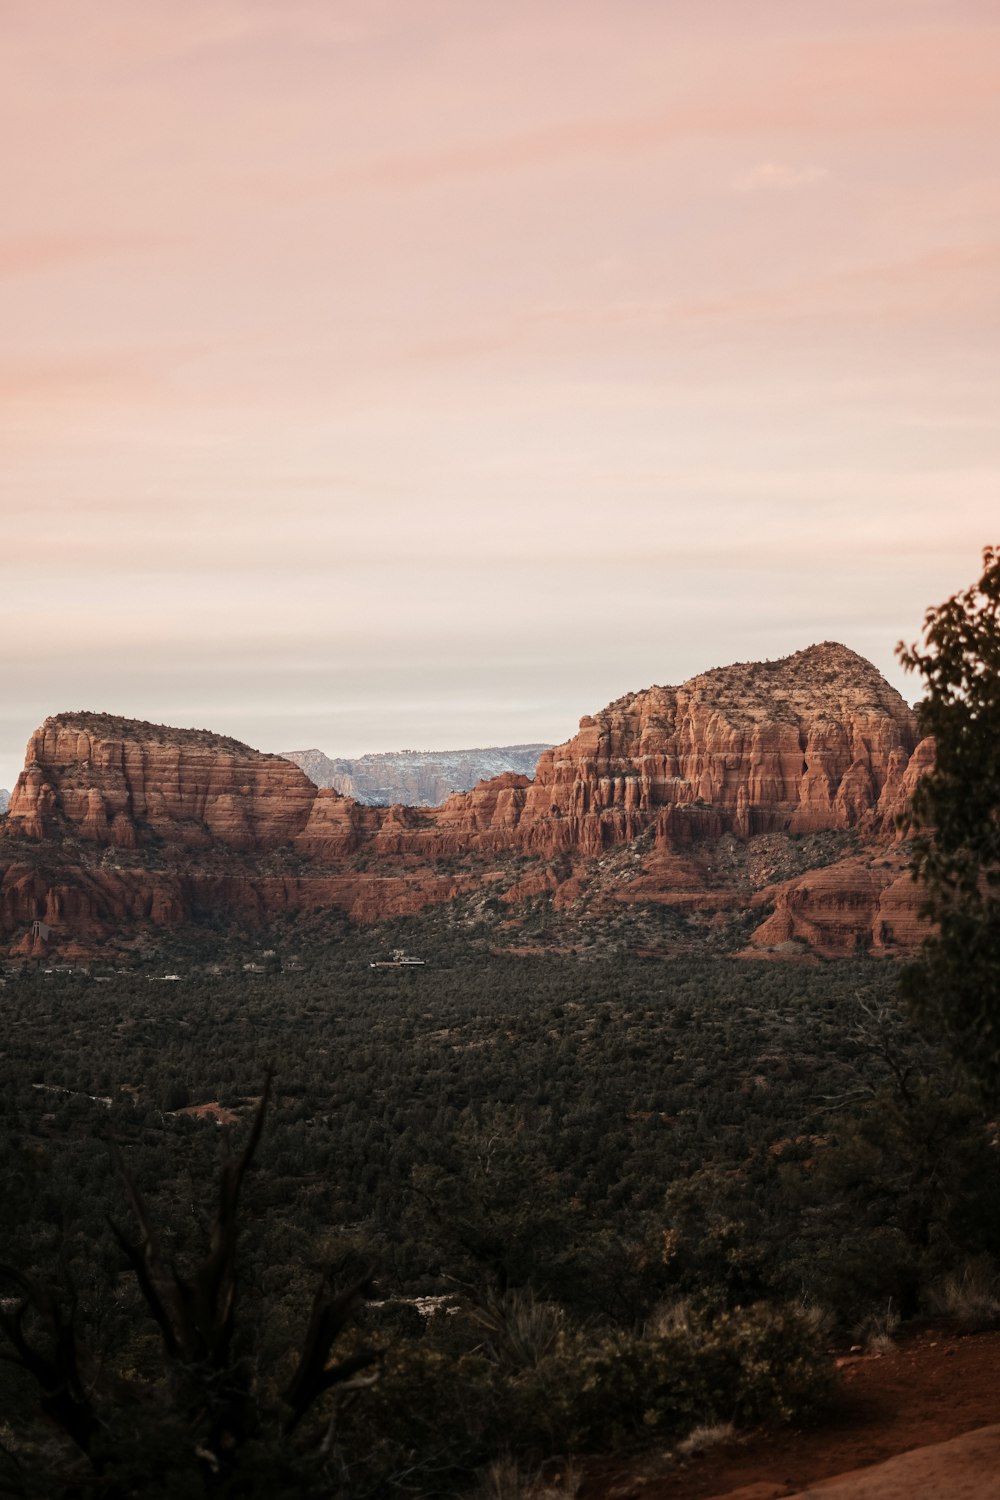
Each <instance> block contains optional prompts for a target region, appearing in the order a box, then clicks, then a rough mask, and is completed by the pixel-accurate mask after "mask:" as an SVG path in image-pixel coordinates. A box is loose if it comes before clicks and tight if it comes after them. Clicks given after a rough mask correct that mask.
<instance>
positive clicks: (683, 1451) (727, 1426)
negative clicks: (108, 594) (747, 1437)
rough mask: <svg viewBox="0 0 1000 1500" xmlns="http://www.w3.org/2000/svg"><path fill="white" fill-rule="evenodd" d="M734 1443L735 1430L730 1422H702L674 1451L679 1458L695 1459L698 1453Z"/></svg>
mask: <svg viewBox="0 0 1000 1500" xmlns="http://www.w3.org/2000/svg"><path fill="white" fill-rule="evenodd" d="M735 1441H736V1428H735V1427H734V1426H733V1424H732V1422H704V1423H702V1424H701V1425H700V1426H698V1427H693V1428H692V1429H691V1431H690V1432H689V1433H688V1435H687V1437H686V1438H685V1439H684V1441H683V1442H682V1443H678V1444H677V1447H676V1448H675V1449H674V1452H675V1453H679V1454H680V1456H681V1458H695V1457H696V1456H697V1455H698V1454H699V1453H707V1452H708V1450H709V1449H710V1448H721V1447H722V1446H723V1445H724V1444H726V1443H734V1442H735Z"/></svg>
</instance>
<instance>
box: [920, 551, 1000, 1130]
mask: <svg viewBox="0 0 1000 1500" xmlns="http://www.w3.org/2000/svg"><path fill="white" fill-rule="evenodd" d="M898 653H899V657H900V660H901V661H902V663H903V665H904V666H905V667H906V668H907V669H908V670H910V671H918V672H920V673H921V675H922V676H923V678H924V683H925V694H926V696H925V698H924V701H923V703H922V704H921V706H920V725H921V729H922V730H923V732H924V733H925V734H927V735H932V736H933V737H934V742H935V760H934V766H933V769H932V770H930V771H929V772H928V773H927V774H926V775H925V776H924V777H923V778H922V780H921V781H920V782H919V784H918V786H917V788H916V790H915V792H914V795H913V806H912V818H913V828H914V830H915V837H914V840H913V866H912V867H913V873H914V876H915V877H916V879H917V880H918V881H920V882H921V884H922V885H923V887H924V892H925V897H926V900H925V914H926V915H927V916H928V917H929V918H931V920H932V921H933V922H934V923H935V924H936V925H937V931H936V933H935V934H934V935H933V936H932V937H930V938H929V939H928V940H927V942H926V944H925V947H924V952H923V956H922V959H921V961H920V962H919V963H918V964H916V965H914V966H912V967H911V968H910V969H909V971H908V974H907V976H906V990H907V993H908V995H909V996H910V998H911V1000H912V1002H913V1003H914V1005H915V1007H916V1009H917V1011H918V1013H919V1014H920V1015H921V1016H922V1017H924V1018H925V1020H927V1021H929V1022H931V1023H932V1024H934V1025H935V1026H936V1027H938V1028H940V1030H941V1033H942V1035H943V1036H945V1037H946V1038H947V1039H948V1041H949V1043H950V1045H951V1046H952V1048H953V1049H954V1050H955V1052H956V1054H957V1055H958V1056H959V1057H960V1059H961V1061H962V1063H963V1065H964V1066H965V1067H966V1068H967V1069H968V1071H969V1073H970V1074H971V1075H972V1076H973V1077H974V1078H975V1079H976V1080H977V1081H978V1083H979V1085H980V1087H981V1088H982V1089H983V1091H984V1093H985V1095H986V1096H987V1098H988V1099H989V1101H990V1102H991V1103H992V1102H995V1101H996V1100H997V1099H1000V549H996V548H991V547H988V548H987V549H986V550H985V552H984V554H983V574H982V577H981V578H980V579H979V581H978V583H975V584H973V585H972V587H970V588H968V589H965V590H964V591H963V592H961V593H958V594H955V595H953V596H952V598H950V599H947V600H945V602H944V603H943V604H940V605H938V606H937V607H936V608H934V609H930V610H928V612H927V615H926V618H925V622H924V643H923V647H922V648H921V647H920V646H919V645H913V646H910V647H909V648H907V647H905V646H903V645H902V644H901V645H900V646H899V647H898Z"/></svg>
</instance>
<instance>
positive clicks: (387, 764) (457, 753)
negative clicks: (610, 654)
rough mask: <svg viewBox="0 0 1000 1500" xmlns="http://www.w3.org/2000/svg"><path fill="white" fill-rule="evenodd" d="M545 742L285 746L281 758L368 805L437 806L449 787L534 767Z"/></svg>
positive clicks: (466, 786) (451, 789) (529, 771)
mask: <svg viewBox="0 0 1000 1500" xmlns="http://www.w3.org/2000/svg"><path fill="white" fill-rule="evenodd" d="M548 749H549V746H548V745H495V746H492V747H490V748H487V749H478V750H389V751H384V752H380V753H378V754H372V755H361V756H358V757H357V758H356V759H353V760H349V759H340V758H338V759H335V760H334V759H331V758H330V757H329V756H328V755H324V754H323V751H322V750H286V751H284V752H283V754H284V755H285V758H286V759H287V760H290V761H293V762H294V764H295V765H297V766H298V767H299V768H300V769H301V770H303V771H305V773H306V775H307V776H308V777H309V779H310V781H313V782H315V784H316V786H318V787H332V788H333V789H334V790H335V791H338V792H341V793H342V794H343V795H344V796H345V797H353V798H354V799H355V800H356V801H358V802H364V803H366V804H371V805H374V806H381V807H388V806H391V805H392V804H393V803H396V802H402V803H405V804H406V805H407V806H409V807H438V806H440V804H441V803H442V802H444V801H445V800H446V798H448V797H449V796H450V795H451V793H452V792H468V791H471V789H472V788H473V787H474V786H475V785H476V784H477V782H480V781H488V780H490V779H491V778H492V777H494V776H502V775H503V774H504V773H505V772H506V771H513V772H515V773H517V774H519V775H522V776H531V775H532V774H533V773H534V769H535V765H536V763H537V761H538V757H539V756H540V755H541V753H542V751H543V750H548Z"/></svg>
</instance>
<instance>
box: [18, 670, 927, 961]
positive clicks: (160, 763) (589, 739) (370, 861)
mask: <svg viewBox="0 0 1000 1500" xmlns="http://www.w3.org/2000/svg"><path fill="white" fill-rule="evenodd" d="M930 754H931V749H930V747H929V745H928V744H927V743H924V744H922V745H918V742H917V731H916V724H915V720H914V715H913V713H912V711H911V710H910V709H909V708H908V707H907V705H906V704H905V703H904V701H903V699H902V698H901V697H900V696H899V694H898V693H896V692H895V691H894V690H893V689H892V688H891V687H890V686H889V685H888V683H886V682H885V680H884V679H883V678H882V677H881V676H880V674H879V673H878V672H877V671H876V669H875V668H874V667H873V666H872V665H871V664H870V663H869V662H867V661H865V660H864V659H863V658H862V657H859V656H857V655H856V654H855V653H854V652H852V651H849V650H847V648H846V647H844V646H839V645H835V644H831V643H826V644H823V645H820V646H813V647H810V648H809V649H808V650H806V651H800V652H797V653H796V654H795V655H794V656H790V657H786V658H785V659H784V660H781V661H776V662H764V663H746V664H744V663H738V664H736V665H734V666H730V667H723V668H719V669H717V670H715V671H711V672H705V673H703V674H701V675H700V676H698V677H694V678H692V679H691V680H690V681H689V682H687V683H685V684H683V685H682V686H681V687H677V688H671V687H652V688H648V689H646V690H645V691H643V692H639V693H633V694H629V695H627V696H625V697H623V698H620V699H618V700H617V701H616V702H615V703H612V704H610V705H609V706H608V707H607V708H606V709H604V710H603V711H602V712H601V713H599V714H596V715H594V716H592V717H587V718H584V719H582V720H581V722H580V728H579V732H578V733H577V734H576V735H575V736H574V737H573V739H571V740H570V741H568V742H567V743H566V744H564V745H561V746H558V747H555V748H553V749H549V750H546V751H545V752H544V753H543V754H542V755H541V757H540V759H539V761H538V765H537V769H536V774H535V777H534V780H530V779H529V778H528V777H527V776H524V775H520V774H516V773H514V772H507V773H505V774H503V775H501V776H498V777H494V778H493V779H492V780H490V781H484V782H480V783H479V785H478V786H476V787H474V788H473V789H472V790H471V791H469V792H465V793H455V794H453V795H452V796H450V797H449V798H448V799H447V801H446V802H445V803H444V804H443V806H441V807H436V808H415V807H406V806H394V807H374V806H364V805H362V804H361V803H359V802H356V801H354V800H353V799H351V798H348V797H344V796H341V795H340V794H339V793H338V792H336V791H334V790H332V789H325V790H319V789H317V787H316V786H315V785H314V784H313V783H312V782H311V781H310V780H309V778H308V777H307V776H306V775H305V774H304V773H303V772H302V771H301V770H299V769H298V767H297V766H295V765H293V764H292V763H291V762H290V761H288V760H286V759H283V758H282V757H280V756H276V755H264V754H262V753H260V752H259V751H256V750H253V749H251V748H250V747H249V746H247V745H243V744H240V743H239V742H238V741H236V740H232V739H228V738H226V737H224V736H220V735H214V734H211V733H209V732H207V731H202V730H177V729H170V728H166V727H164V726H159V725H150V724H143V723H139V722H135V721H130V720H125V719H120V718H115V717H112V716H110V715H102V714H90V713H78V714H58V715H56V716H55V717H54V718H50V719H47V720H46V721H45V723H44V724H43V725H42V726H41V728H40V729H38V730H37V731H36V732H35V734H34V735H33V736H32V738H31V740H30V741H29V744H28V750H27V755H26V764H25V769H24V771H23V772H22V774H21V776H20V777H19V779H18V783H17V786H16V787H15V789H14V792H13V795H12V797H11V803H10V809H9V814H8V816H7V818H6V819H5V821H4V824H3V826H2V834H0V838H2V842H0V930H2V931H4V932H5V933H7V934H8V935H16V933H17V930H18V928H19V927H21V926H22V925H23V924H24V923H28V924H30V922H31V921H33V920H34V919H35V918H38V919H41V920H44V921H52V922H54V923H55V924H57V925H58V924H62V926H64V927H65V928H67V929H68V930H73V931H74V932H76V933H77V934H83V935H86V934H87V933H91V934H93V935H97V934H98V933H99V932H100V931H102V930H109V929H112V928H113V927H114V926H115V924H116V923H121V922H130V921H147V922H149V923H151V924H153V925H163V924H166V925H179V924H182V923H183V922H185V921H187V920H191V919H192V916H194V915H195V914H197V912H198V911H199V910H201V909H202V907H203V905H204V903H205V902H206V901H208V902H210V903H211V904H212V905H213V907H214V909H216V910H218V909H220V908H221V909H222V910H232V911H234V912H239V913H240V914H241V915H242V916H244V917H246V918H248V919H250V920H253V919H259V920H261V921H264V920H266V919H267V918H268V917H270V916H273V915H275V914H276V913H277V912H279V911H282V910H286V909H316V908H319V907H322V906H323V905H324V904H328V905H333V906H337V907H340V908H341V909H343V910H346V911H348V912H350V913H351V914H352V915H353V916H354V917H355V918H356V919H358V920H377V919H378V918H380V917H382V916H386V915H390V914H399V913H402V912H410V911H416V910H419V909H420V907H421V906H423V905H426V904H428V903H429V902H432V901H437V900H442V899H449V898H450V897H451V896H453V895H456V894H459V893H460V892H461V891H462V890H465V889H469V888H472V887H474V886H475V884H476V883H477V880H478V881H482V880H485V879H488V878H496V872H495V871H493V872H492V874H491V870H490V865H491V861H492V862H494V863H495V861H496V860H497V858H499V857H501V856H503V855H509V854H511V853H516V854H520V855H526V856H528V857H530V858H531V859H532V860H533V861H535V862H536V863H537V867H538V874H536V876H535V877H532V876H531V875H530V872H529V873H528V874H527V875H526V874H525V872H524V871H523V870H522V871H521V873H520V876H519V880H518V888H519V889H523V890H524V891H525V893H529V892H530V891H531V890H535V891H536V892H537V891H538V890H542V889H551V888H553V886H555V887H561V886H563V885H564V883H565V889H563V890H562V893H561V894H562V904H563V905H566V904H568V902H569V896H570V893H571V891H577V890H579V889H580V888H581V887H580V882H581V880H585V879H586V874H587V869H588V867H589V864H590V862H591V861H592V860H593V859H594V857H596V856H598V855H600V854H602V853H603V852H604V851H607V850H609V849H613V848H615V847H617V846H621V845H623V844H628V843H629V842H631V841H633V840H635V839H636V838H638V837H639V836H640V835H642V834H644V833H647V832H648V833H650V837H651V839H652V844H651V845H650V843H649V840H646V841H645V843H644V852H643V856H642V860H643V863H642V868H641V870H640V871H639V872H638V873H639V877H640V878H639V880H638V883H637V885H636V894H635V897H634V899H637V900H638V899H643V900H649V899H654V900H655V899H660V898H661V897H664V898H666V897H669V895H670V891H671V889H672V887H671V881H679V882H680V884H681V885H682V886H683V888H684V890H685V891H686V892H687V894H686V895H685V898H684V899H685V901H686V903H687V905H688V906H690V905H691V902H692V901H696V900H698V899H700V898H699V897H698V896H697V892H694V893H692V890H691V882H692V879H695V883H696V884H697V878H696V877H693V876H692V874H691V869H690V868H689V867H687V866H685V873H684V874H683V876H682V875H681V866H680V864H679V863H678V857H679V856H680V855H681V854H682V853H684V852H685V851H690V850H692V849H696V848H697V847H698V846H704V845H705V843H706V841H711V840H713V839H714V840H717V839H719V838H721V837H723V836H731V837H734V838H736V839H737V840H743V841H745V840H747V839H752V838H754V837H755V836H760V835H768V834H791V835H797V834H813V833H816V832H819V831H822V830H841V831H847V830H855V831H856V832H857V834H858V835H859V836H860V837H862V838H863V839H865V840H868V841H873V840H876V841H886V842H892V841H893V840H894V839H895V838H896V825H895V817H896V814H897V813H898V812H899V811H900V810H901V809H903V808H905V806H906V805H907V801H908V796H909V793H910V792H911V791H912V787H913V784H914V781H915V778H916V777H917V776H918V775H919V774H920V772H921V770H922V769H923V768H924V767H925V766H926V765H927V764H928V763H929V757H930ZM28 848H30V849H31V850H32V858H31V859H27V858H26V857H25V855H24V854H22V853H21V851H25V853H26V851H27V849H28ZM5 856H6V857H5ZM456 856H458V857H462V858H464V859H466V860H468V859H470V858H471V859H472V860H473V863H474V864H475V867H476V868H475V872H474V873H467V874H465V875H463V877H462V880H460V881H457V880H456V879H454V878H451V877H450V876H449V877H447V878H444V877H443V876H442V872H441V871H440V868H439V861H441V860H442V859H445V858H448V859H453V858H454V857H456ZM553 861H556V862H558V861H561V862H562V866H561V871H560V873H559V874H554V873H553V869H552V862H553ZM165 865H167V866H169V870H168V869H166V868H165V867H164V866H165ZM900 873H901V871H900V870H896V871H895V874H896V875H899V874H900ZM571 877H572V881H575V882H576V884H575V885H572V884H568V883H567V882H569V881H570V878H571ZM533 880H534V885H533V884H532V881H533ZM539 880H541V884H540V885H539V884H538V881H539ZM525 882H527V883H526V884H525ZM890 884H891V882H889V881H888V880H883V879H881V878H878V879H875V878H868V877H867V876H866V877H865V878H864V879H860V877H859V879H858V880H857V881H855V885H856V886H857V890H858V892H860V893H861V894H859V895H858V896H857V899H856V900H855V899H854V898H852V901H853V907H852V901H845V900H844V898H843V892H842V891H841V893H840V895H839V896H838V897H837V898H836V899H837V900H839V901H840V903H841V906H842V907H843V909H844V910H845V911H846V912H847V916H846V917H844V920H843V921H839V920H838V921H837V922H831V923H829V924H828V928H829V931H830V932H833V933H834V936H833V937H832V938H831V939H830V942H828V943H827V944H826V947H827V949H828V950H829V949H833V950H836V949H837V944H838V943H839V944H841V946H844V947H845V948H846V950H847V951H851V949H852V947H853V942H854V938H853V937H852V935H851V931H852V926H851V924H852V922H853V923H854V927H855V928H856V927H857V925H858V922H859V921H860V920H861V918H862V917H863V918H864V921H863V922H862V926H865V924H867V926H866V928H865V930H866V932H867V938H866V942H868V943H869V944H870V943H871V942H872V934H873V932H874V931H875V928H874V927H873V925H872V924H873V923H876V922H877V908H878V905H879V902H880V900H882V899H883V896H882V893H883V892H884V891H885V890H886V888H887V887H888V886H889V885H890ZM834 886H835V882H833V883H831V882H829V881H828V882H827V887H828V889H829V891H830V892H831V893H832V892H833V890H834ZM209 887H210V888H211V891H210V894H207V893H208V892H209ZM501 889H502V888H501ZM514 899H516V897H515V898H514ZM616 899H619V900H620V899H623V897H622V893H621V892H619V893H617V896H616ZM771 899H773V901H774V902H775V903H776V910H775V914H774V917H772V918H771V919H770V922H771V924H772V925H771V927H770V928H769V929H768V928H765V929H763V930H764V932H765V935H766V934H767V933H768V932H770V934H771V936H772V937H773V939H774V941H775V942H776V943H779V944H780V943H782V942H789V941H796V940H805V941H810V935H811V934H813V935H815V932H817V931H820V930H821V929H822V930H823V931H824V932H825V931H826V930H827V929H825V928H822V923H820V926H819V927H817V923H816V921H815V915H816V913H815V911H814V910H813V907H810V909H809V913H808V914H807V913H806V904H805V898H803V897H802V896H801V894H800V895H799V896H796V895H795V893H794V891H793V890H792V885H791V884H789V885H788V889H785V888H784V887H782V889H781V890H780V891H779V890H778V888H777V887H775V888H774V889H773V893H772V898H771ZM829 899H830V900H833V899H834V897H833V895H832V894H831V895H830V898H829ZM892 899H893V900H894V901H895V904H896V907H897V908H899V910H898V911H897V920H896V928H895V929H893V930H892V932H890V935H889V939H888V940H887V942H886V943H885V944H884V946H885V947H887V948H892V946H893V944H894V943H897V942H900V941H903V940H902V939H900V938H898V937H897V936H896V935H895V933H896V929H898V930H899V931H900V932H902V931H904V930H907V931H908V930H909V928H908V926H907V924H908V923H909V924H910V926H912V923H911V922H910V917H909V916H908V915H907V912H908V911H909V907H907V903H906V900H902V898H901V896H900V892H899V891H897V892H896V893H895V895H894V896H893V898H892ZM809 900H810V901H811V902H812V903H813V906H815V902H816V901H817V900H820V901H822V897H821V896H820V895H818V893H817V888H816V886H815V883H814V886H813V889H812V894H811V895H810V897H809ZM901 900H902V905H901V904H900V903H901ZM866 902H867V906H866V905H865V903H866ZM914 905H915V902H910V906H914ZM862 907H864V911H863V912H862V910H861V908H862ZM854 908H856V911H855V916H854V917H852V916H851V914H850V913H851V910H852V909H854ZM903 908H906V909H905V910H904V909H903ZM779 912H780V913H781V915H780V916H779ZM873 913H874V914H873ZM762 916H763V913H762ZM817 946H820V945H819V944H818V942H817ZM875 946H879V945H878V943H877V942H876V943H875Z"/></svg>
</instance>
